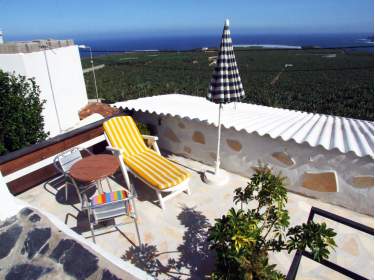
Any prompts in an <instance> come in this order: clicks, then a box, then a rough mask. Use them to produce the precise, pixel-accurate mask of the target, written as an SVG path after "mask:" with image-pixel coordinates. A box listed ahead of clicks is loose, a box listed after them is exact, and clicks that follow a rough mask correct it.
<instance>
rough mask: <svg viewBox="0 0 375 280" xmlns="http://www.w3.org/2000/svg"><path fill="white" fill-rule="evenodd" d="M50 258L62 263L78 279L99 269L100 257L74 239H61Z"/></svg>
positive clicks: (67, 271) (66, 270) (68, 272)
mask: <svg viewBox="0 0 375 280" xmlns="http://www.w3.org/2000/svg"><path fill="white" fill-rule="evenodd" d="M50 258H52V259H54V260H55V261H57V262H59V263H61V264H62V265H63V268H64V271H65V272H66V273H67V274H69V275H71V276H73V277H76V278H77V279H85V278H87V277H89V276H90V275H91V274H93V273H94V272H95V271H97V270H98V258H97V257H96V256H95V255H93V254H92V253H90V252H89V251H88V250H87V249H85V248H84V247H83V246H82V245H80V244H79V243H77V242H76V241H74V240H72V239H64V240H61V241H60V242H59V244H58V245H57V246H56V248H55V249H54V250H53V251H52V253H51V255H50Z"/></svg>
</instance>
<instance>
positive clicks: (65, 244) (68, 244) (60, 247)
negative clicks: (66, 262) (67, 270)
mask: <svg viewBox="0 0 375 280" xmlns="http://www.w3.org/2000/svg"><path fill="white" fill-rule="evenodd" d="M73 245H74V240H72V239H63V240H61V241H60V242H59V244H57V246H56V247H55V249H54V250H53V251H52V253H51V255H50V256H49V257H50V258H51V259H53V260H55V261H57V262H60V259H61V257H62V256H63V255H64V252H65V251H67V250H69V249H70V248H72V247H73Z"/></svg>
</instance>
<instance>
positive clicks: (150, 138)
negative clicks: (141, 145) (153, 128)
mask: <svg viewBox="0 0 375 280" xmlns="http://www.w3.org/2000/svg"><path fill="white" fill-rule="evenodd" d="M142 137H143V139H145V140H151V141H158V140H159V138H158V137H157V136H152V135H142Z"/></svg>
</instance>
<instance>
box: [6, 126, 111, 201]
mask: <svg viewBox="0 0 375 280" xmlns="http://www.w3.org/2000/svg"><path fill="white" fill-rule="evenodd" d="M105 120H106V119H103V120H100V121H97V122H95V123H92V124H89V125H86V126H83V127H80V128H77V129H75V130H72V131H69V132H67V133H64V134H60V135H58V136H56V137H53V138H50V139H48V140H46V141H42V142H40V143H37V144H35V145H32V146H29V147H26V148H23V149H20V150H17V151H15V152H11V153H8V154H6V155H4V156H1V157H0V171H1V173H2V175H3V176H4V178H5V181H6V182H7V185H8V187H9V190H10V191H11V192H12V193H13V194H17V193H20V192H23V191H25V190H27V189H30V188H32V187H34V186H36V185H38V184H40V183H42V182H44V181H46V180H47V179H49V178H51V177H53V176H55V175H56V174H57V171H56V170H55V168H54V166H53V165H52V163H53V159H54V157H55V156H56V155H57V154H58V153H60V152H63V151H65V150H67V149H69V148H72V147H75V146H78V147H82V148H88V147H93V150H94V152H101V151H103V150H104V147H105V142H104V141H105V138H104V135H103V122H104V121H105Z"/></svg>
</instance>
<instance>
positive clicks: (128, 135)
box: [103, 116, 147, 157]
mask: <svg viewBox="0 0 375 280" xmlns="http://www.w3.org/2000/svg"><path fill="white" fill-rule="evenodd" d="M103 127H104V132H105V134H106V136H107V139H108V141H109V142H110V144H111V145H112V147H114V148H121V149H123V150H124V154H123V155H124V157H127V156H131V155H136V154H139V153H141V152H143V151H145V150H146V149H147V147H146V144H145V142H144V141H143V138H142V135H141V133H140V132H139V130H138V127H137V125H136V124H135V122H134V120H133V118H132V117H130V116H121V117H114V118H111V119H110V120H108V121H106V122H105V123H104V124H103Z"/></svg>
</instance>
